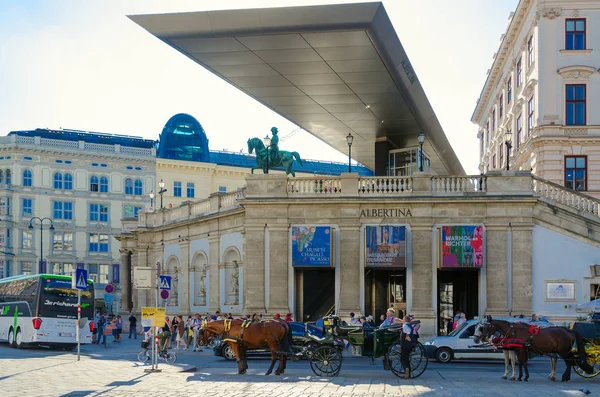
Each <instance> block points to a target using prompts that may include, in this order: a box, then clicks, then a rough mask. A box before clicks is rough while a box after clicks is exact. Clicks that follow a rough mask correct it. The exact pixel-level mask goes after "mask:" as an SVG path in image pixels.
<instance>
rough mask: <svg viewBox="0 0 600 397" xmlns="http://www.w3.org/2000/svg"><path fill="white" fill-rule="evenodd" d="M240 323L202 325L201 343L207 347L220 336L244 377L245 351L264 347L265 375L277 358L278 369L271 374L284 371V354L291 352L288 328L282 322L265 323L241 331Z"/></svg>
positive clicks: (289, 330)
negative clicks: (268, 356)
mask: <svg viewBox="0 0 600 397" xmlns="http://www.w3.org/2000/svg"><path fill="white" fill-rule="evenodd" d="M244 323H245V321H244V320H218V321H213V322H210V323H207V322H204V323H203V324H202V327H201V330H202V341H203V343H204V345H205V346H208V344H209V343H210V340H211V339H212V338H214V337H220V338H221V339H222V340H223V341H226V342H227V343H229V344H230V345H231V349H232V350H233V354H234V355H235V357H236V362H237V364H238V374H245V373H246V370H247V369H248V362H247V359H246V348H248V347H251V348H257V347H265V346H267V347H268V348H269V350H270V351H271V366H270V367H269V370H268V371H267V373H266V375H270V374H271V371H273V367H274V366H275V361H276V360H277V355H279V366H278V367H277V370H276V371H275V375H280V374H282V373H283V372H284V371H285V367H286V361H287V353H291V336H292V334H291V329H290V327H289V325H288V324H287V323H286V322H285V321H278V320H267V321H262V322H252V323H249V324H248V323H246V325H247V327H244V329H243V332H242V325H243V324H244Z"/></svg>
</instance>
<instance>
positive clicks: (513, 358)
mask: <svg viewBox="0 0 600 397" xmlns="http://www.w3.org/2000/svg"><path fill="white" fill-rule="evenodd" d="M509 364H510V365H512V376H511V377H510V380H515V379H517V373H516V371H517V370H516V366H517V353H515V351H514V350H506V349H505V350H504V375H502V379H507V378H508V365H509Z"/></svg>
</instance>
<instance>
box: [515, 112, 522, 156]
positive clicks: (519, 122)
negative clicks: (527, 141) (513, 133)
mask: <svg viewBox="0 0 600 397" xmlns="http://www.w3.org/2000/svg"><path fill="white" fill-rule="evenodd" d="M522 116H523V115H521V114H520V115H519V117H518V118H517V137H516V138H517V139H516V142H515V145H516V147H517V148H518V147H519V145H520V144H521V139H523V117H522Z"/></svg>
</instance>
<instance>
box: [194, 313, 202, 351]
mask: <svg viewBox="0 0 600 397" xmlns="http://www.w3.org/2000/svg"><path fill="white" fill-rule="evenodd" d="M201 326H202V319H201V318H200V314H199V313H196V315H195V316H194V319H193V320H192V331H193V333H194V341H193V342H192V345H193V346H194V351H195V352H201V351H202V349H201V348H200V346H198V344H199V342H200V340H199V339H198V335H199V333H200V327H201Z"/></svg>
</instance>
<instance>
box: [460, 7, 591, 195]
mask: <svg viewBox="0 0 600 397" xmlns="http://www.w3.org/2000/svg"><path fill="white" fill-rule="evenodd" d="M599 25H600V1H583V2H581V1H565V0H547V1H546V0H545V1H541V0H521V1H520V2H519V4H518V6H517V9H516V10H515V12H514V13H513V14H511V19H510V23H509V25H508V28H507V30H506V32H505V33H504V34H502V37H501V43H500V47H499V49H498V51H497V52H496V54H494V61H493V63H492V66H491V68H490V69H489V71H488V77H487V80H486V82H485V84H484V87H483V90H482V92H481V95H480V97H479V99H478V102H477V106H476V108H475V111H474V113H473V116H472V119H471V120H472V121H473V122H474V123H475V124H477V125H478V126H479V132H478V135H477V136H478V138H479V140H480V144H481V151H480V156H481V160H480V171H481V172H483V173H485V172H487V171H489V170H500V169H506V168H507V167H508V166H510V167H511V168H514V169H517V170H531V172H532V173H533V174H534V175H537V176H539V177H541V178H544V179H547V180H549V181H552V182H554V183H557V184H559V185H562V186H565V187H567V188H569V189H573V190H577V191H579V192H583V193H585V194H588V195H591V196H594V197H600V157H599V153H600V112H597V111H594V109H597V108H598V107H599V106H600V72H599V71H598V65H600V39H599V37H600V36H599V35H598V33H597V32H598V26H599ZM507 148H509V152H507ZM507 163H508V164H507Z"/></svg>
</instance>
